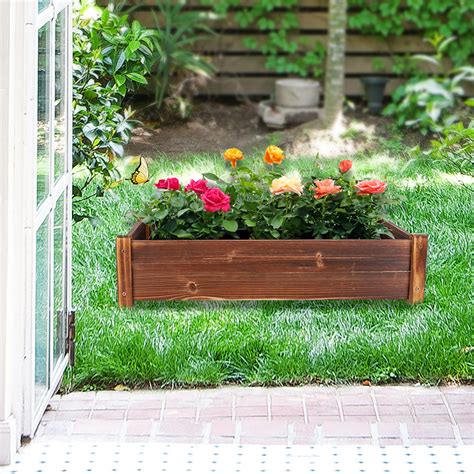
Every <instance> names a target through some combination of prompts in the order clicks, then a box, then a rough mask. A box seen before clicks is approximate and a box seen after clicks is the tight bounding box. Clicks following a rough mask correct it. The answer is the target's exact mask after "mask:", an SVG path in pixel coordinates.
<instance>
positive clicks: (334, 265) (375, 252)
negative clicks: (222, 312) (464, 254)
mask: <svg viewBox="0 0 474 474" xmlns="http://www.w3.org/2000/svg"><path fill="white" fill-rule="evenodd" d="M386 226H387V227H388V228H389V229H390V230H391V231H392V233H393V234H394V236H395V239H382V240H164V241H159V240H149V231H148V227H147V226H146V225H145V224H143V223H141V222H139V223H137V224H136V225H135V226H134V227H133V229H132V230H131V231H130V232H129V233H128V234H127V235H126V236H120V237H117V274H118V301H119V306H120V307H124V306H127V307H131V306H132V305H133V303H134V301H137V300H305V299H308V300H326V299H351V300H352V299H354V300H355V299H394V300H395V299H400V300H407V301H408V302H410V303H419V302H421V301H423V297H424V287H425V270H426V254H427V243H428V236H427V235H424V234H409V233H408V232H405V231H404V230H402V229H400V228H399V227H397V226H395V225H393V224H391V223H386Z"/></svg>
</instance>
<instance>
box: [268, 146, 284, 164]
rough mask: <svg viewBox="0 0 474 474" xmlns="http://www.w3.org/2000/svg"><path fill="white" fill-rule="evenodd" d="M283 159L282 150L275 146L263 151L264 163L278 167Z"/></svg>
mask: <svg viewBox="0 0 474 474" xmlns="http://www.w3.org/2000/svg"><path fill="white" fill-rule="evenodd" d="M283 158H285V153H284V152H283V150H282V149H281V148H278V147H277V146H275V145H270V146H269V147H268V148H267V149H266V150H265V156H264V157H263V161H265V163H267V164H269V165H274V164H277V165H280V164H281V162H282V161H283Z"/></svg>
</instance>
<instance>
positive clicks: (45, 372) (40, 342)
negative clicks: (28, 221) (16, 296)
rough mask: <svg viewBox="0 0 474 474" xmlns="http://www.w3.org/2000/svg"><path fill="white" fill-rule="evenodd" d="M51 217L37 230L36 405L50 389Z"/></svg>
mask: <svg viewBox="0 0 474 474" xmlns="http://www.w3.org/2000/svg"><path fill="white" fill-rule="evenodd" d="M49 257H50V253H49V218H48V217H47V218H46V219H45V220H44V222H43V223H42V224H41V226H40V227H39V229H38V230H37V232H36V298H35V407H37V406H38V405H39V404H40V402H41V400H42V398H43V396H44V395H45V393H46V392H47V390H48V380H49V291H50V285H49V262H50V258H49Z"/></svg>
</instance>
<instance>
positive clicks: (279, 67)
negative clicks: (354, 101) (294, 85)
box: [201, 0, 325, 77]
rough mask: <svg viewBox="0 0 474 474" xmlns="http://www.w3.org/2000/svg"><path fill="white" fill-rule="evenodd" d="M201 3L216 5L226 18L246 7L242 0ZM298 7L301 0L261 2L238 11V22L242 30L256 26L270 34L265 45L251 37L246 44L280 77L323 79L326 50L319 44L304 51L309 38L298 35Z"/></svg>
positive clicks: (218, 12)
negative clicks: (232, 12)
mask: <svg viewBox="0 0 474 474" xmlns="http://www.w3.org/2000/svg"><path fill="white" fill-rule="evenodd" d="M201 2H202V3H203V4H204V5H208V6H212V8H213V9H214V11H215V12H216V13H217V14H218V15H219V16H220V17H225V16H226V15H227V14H228V12H229V10H230V9H231V8H233V7H241V6H242V2H241V0H220V1H218V2H216V1H214V0H201ZM297 6H298V0H285V1H281V0H260V1H258V2H251V4H250V5H248V6H245V7H243V8H241V9H239V10H238V11H236V12H235V14H234V19H235V21H236V22H237V24H238V25H239V26H240V27H241V28H248V27H251V26H252V27H255V28H257V29H258V30H259V31H261V32H263V33H265V34H266V37H265V40H264V41H263V42H261V43H258V42H257V41H256V40H255V39H254V38H252V37H247V38H245V39H244V45H245V46H246V47H247V48H249V49H251V50H260V51H261V53H262V54H264V55H265V57H266V63H265V67H266V68H267V69H269V70H270V71H275V72H277V73H279V74H294V75H297V76H301V77H311V76H312V77H320V76H322V74H323V71H324V58H325V49H324V46H323V44H322V43H320V42H317V43H316V44H315V46H314V48H313V49H312V50H310V51H306V52H305V53H302V52H301V50H302V47H303V46H304V45H305V42H306V39H305V38H304V37H300V35H299V34H298V28H299V20H298V16H297V14H296V9H297ZM272 13H278V16H276V15H275V16H272ZM295 32H296V34H295V36H294V37H293V38H290V34H291V33H295Z"/></svg>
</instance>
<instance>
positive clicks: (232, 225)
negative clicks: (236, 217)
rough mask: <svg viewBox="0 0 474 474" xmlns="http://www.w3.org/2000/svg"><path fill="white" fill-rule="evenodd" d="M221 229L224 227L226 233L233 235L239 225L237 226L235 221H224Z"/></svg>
mask: <svg viewBox="0 0 474 474" xmlns="http://www.w3.org/2000/svg"><path fill="white" fill-rule="evenodd" d="M222 227H224V229H225V230H227V231H228V232H231V233H234V232H236V231H237V229H238V228H239V225H238V224H237V222H236V221H227V220H225V221H223V222H222Z"/></svg>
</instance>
